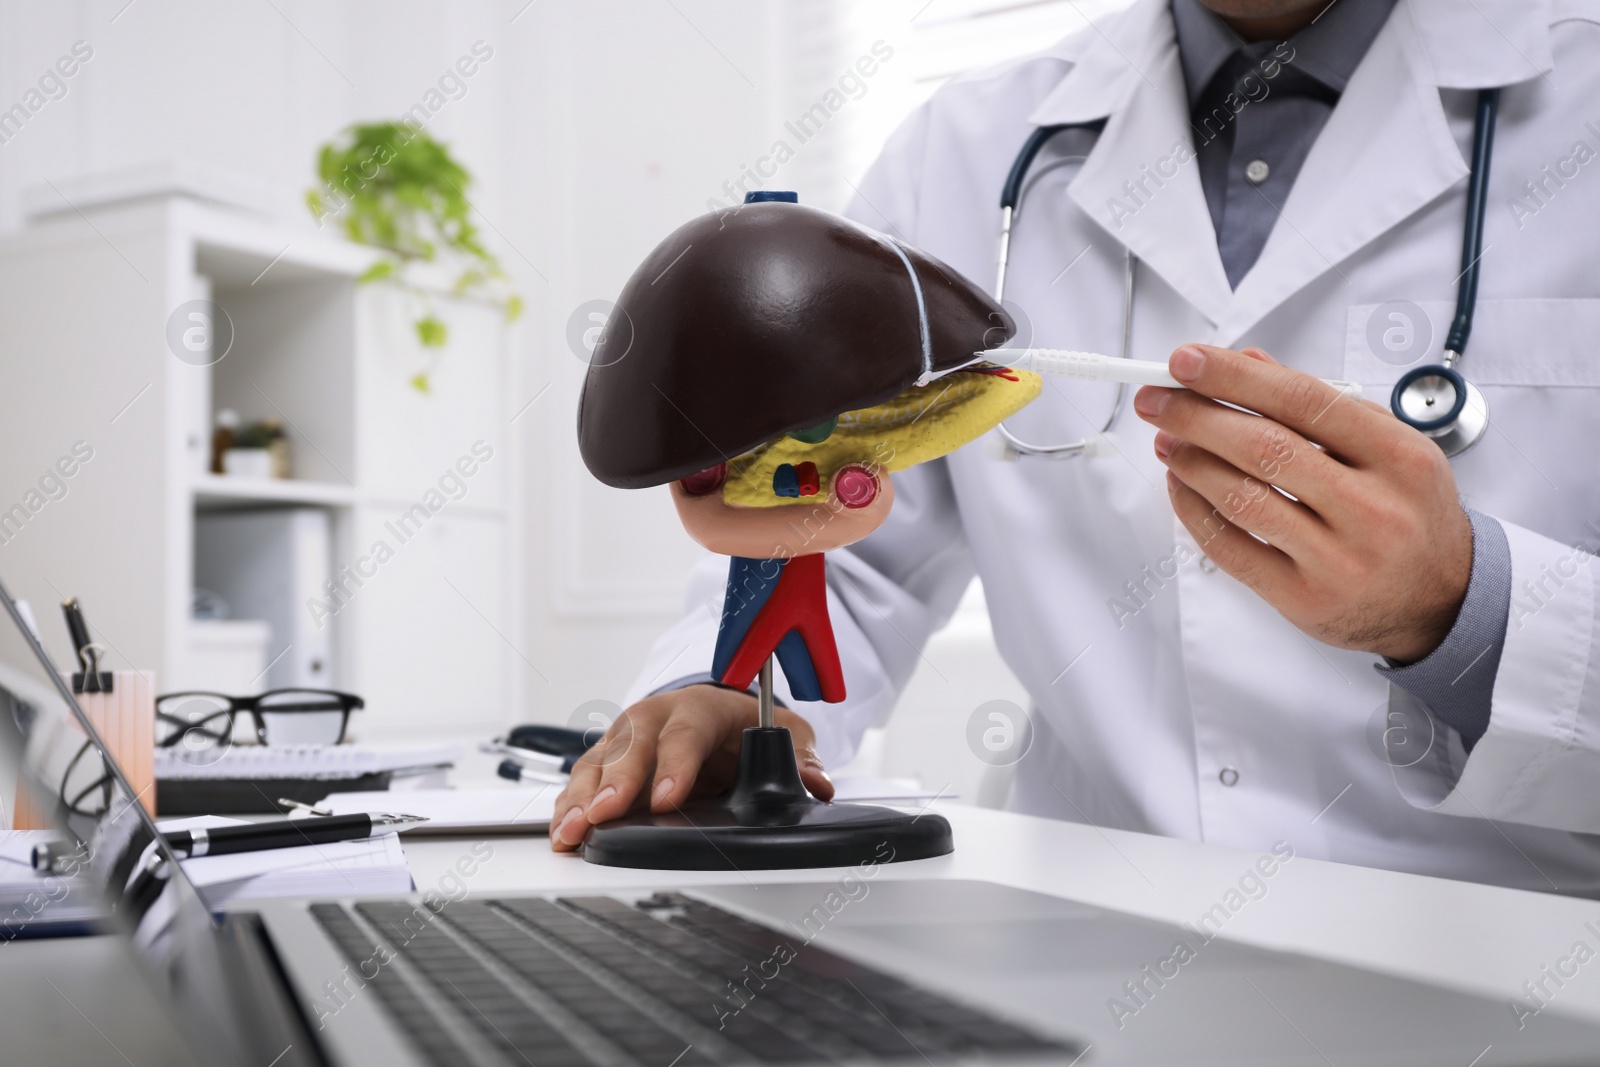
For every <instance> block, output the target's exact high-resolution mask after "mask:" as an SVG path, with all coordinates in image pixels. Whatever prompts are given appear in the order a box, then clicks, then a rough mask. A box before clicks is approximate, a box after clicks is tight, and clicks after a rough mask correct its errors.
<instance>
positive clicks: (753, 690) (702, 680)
mask: <svg viewBox="0 0 1600 1067" xmlns="http://www.w3.org/2000/svg"><path fill="white" fill-rule="evenodd" d="M1507 595H1508V596H1509V595H1510V594H1507ZM1508 610H1509V609H1508ZM691 685H714V686H716V687H717V688H718V689H733V690H734V692H736V693H749V694H750V695H752V696H755V695H757V694H758V693H759V691H760V686H761V683H760V682H751V683H750V686H749V688H747V689H734V687H733V686H731V685H723V684H722V683H721V682H719V681H717V679H716V677H715V676H714V675H712V674H711V673H710V672H709V671H701V672H700V673H699V674H690V675H685V676H684V677H682V678H679V679H677V680H676V681H672V682H668V683H667V684H666V685H662V686H657V687H656V688H654V689H652V690H650V692H648V693H646V694H645V696H647V697H653V696H655V695H656V694H657V693H670V692H672V691H673V690H674V689H687V688H688V687H689V686H691ZM772 702H773V703H774V704H776V705H777V706H778V707H780V708H787V707H788V706H789V705H787V704H785V703H784V702H783V701H781V700H779V699H778V697H777V695H776V694H774V695H773V697H772Z"/></svg>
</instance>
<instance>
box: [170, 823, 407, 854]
mask: <svg viewBox="0 0 1600 1067" xmlns="http://www.w3.org/2000/svg"><path fill="white" fill-rule="evenodd" d="M427 821H428V820H427V818H426V817H425V816H422V815H388V814H384V813H382V812H373V813H372V814H370V815H368V814H365V813H361V814H356V815H318V816H316V817H314V818H310V819H282V820H279V821H277V822H266V823H249V824H247V825H244V826H211V827H205V828H199V829H194V830H174V831H171V832H170V833H165V834H162V835H161V836H162V837H164V838H166V840H167V844H168V846H170V847H171V849H172V851H173V852H174V853H176V854H177V855H178V857H179V858H180V859H191V858H195V857H198V856H226V855H228V854H229V853H232V852H260V851H262V850H263V849H269V848H294V847H296V846H298V845H326V844H329V843H331V842H334V841H358V840H360V839H361V838H364V837H372V836H373V835H375V834H380V833H383V832H384V831H386V830H388V829H390V828H392V827H396V826H409V825H411V824H412V823H418V822H427Z"/></svg>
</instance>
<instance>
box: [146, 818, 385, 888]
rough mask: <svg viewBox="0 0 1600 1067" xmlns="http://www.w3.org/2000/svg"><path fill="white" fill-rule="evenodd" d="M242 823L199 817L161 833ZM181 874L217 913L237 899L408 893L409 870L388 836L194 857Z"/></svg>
mask: <svg viewBox="0 0 1600 1067" xmlns="http://www.w3.org/2000/svg"><path fill="white" fill-rule="evenodd" d="M241 821H242V820H239V819H224V818H221V817H220V816H216V815H202V816H200V817H198V818H194V819H163V820H162V821H161V822H160V824H159V825H160V827H161V829H162V830H167V831H171V830H192V829H194V828H196V827H200V826H206V827H212V826H238V825H240V824H241ZM183 869H184V871H185V872H186V873H187V874H188V875H189V880H190V881H192V882H193V883H194V884H195V886H196V887H198V888H199V890H200V895H201V896H202V897H203V898H204V899H205V902H206V904H207V906H209V907H210V908H211V909H212V910H213V911H220V910H221V909H222V906H223V905H224V904H226V903H228V902H230V901H236V900H264V899H267V898H271V897H328V896H335V897H342V896H349V895H351V894H355V893H409V892H410V891H411V889H412V888H413V887H412V882H411V869H410V868H409V867H408V866H406V854H405V850H404V849H402V848H401V847H400V838H399V836H398V835H396V834H393V833H387V834H380V835H379V836H377V837H373V838H368V839H366V840H364V841H337V842H333V843H331V844H325V845H301V846H299V847H296V848H269V849H262V850H261V851H259V852H236V853H233V854H232V855H226V856H197V857H195V858H194V859H189V860H184V861H183Z"/></svg>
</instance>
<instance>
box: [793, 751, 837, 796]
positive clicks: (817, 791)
mask: <svg viewBox="0 0 1600 1067" xmlns="http://www.w3.org/2000/svg"><path fill="white" fill-rule="evenodd" d="M794 757H795V762H797V763H798V764H799V765H800V781H801V782H802V783H803V784H804V785H805V787H806V791H807V792H809V793H810V794H811V795H812V796H814V797H816V798H817V799H818V800H824V801H826V800H832V799H833V779H832V778H829V777H828V772H827V771H825V770H823V769H822V760H821V759H819V758H818V757H817V750H816V749H814V748H812V747H811V746H810V745H805V746H803V747H801V748H798V749H796V750H795V754H794Z"/></svg>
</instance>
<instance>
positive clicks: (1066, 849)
mask: <svg viewBox="0 0 1600 1067" xmlns="http://www.w3.org/2000/svg"><path fill="white" fill-rule="evenodd" d="M937 810H938V811H940V812H941V813H942V814H943V815H944V816H945V817H946V818H948V819H949V820H950V822H951V825H952V827H953V828H954V830H955V843H956V849H955V852H954V853H953V854H952V855H949V856H943V857H940V858H938V859H932V860H919V861H916V862H913V863H893V864H888V865H886V866H884V867H882V868H880V872H881V873H880V874H879V877H881V878H971V879H977V880H984V881H992V882H1003V883H1005V884H1007V885H1011V886H1016V887H1018V888H1021V889H1031V890H1035V891H1037V892H1040V893H1049V894H1052V895H1055V896H1062V897H1069V898H1072V899H1074V900H1079V901H1083V902H1085V903H1089V904H1094V905H1098V906H1100V907H1104V908H1111V909H1115V910H1118V911H1124V912H1129V913H1132V914H1135V915H1140V916H1144V917H1146V918H1151V919H1159V920H1164V921H1167V922H1174V923H1181V922H1188V923H1193V924H1198V922H1199V919H1200V917H1201V916H1202V915H1204V914H1205V913H1206V912H1207V911H1208V910H1210V909H1211V908H1213V907H1214V906H1216V905H1218V904H1219V903H1224V897H1225V896H1226V894H1227V893H1228V891H1229V890H1230V889H1237V888H1238V885H1239V880H1240V878H1241V877H1242V876H1244V875H1245V874H1246V873H1247V872H1249V871H1252V870H1253V869H1254V866H1253V865H1254V863H1255V861H1256V859H1257V858H1258V857H1257V855H1256V854H1255V853H1250V852H1242V851H1239V850H1236V849H1230V848H1222V847H1220V846H1216V845H1201V844H1194V843H1192V842H1188V841H1174V840H1171V839H1169V838H1162V837H1151V836H1149V835H1146V834H1135V833H1127V832H1124V831H1120V830H1098V829H1095V828H1094V827H1090V826H1083V825H1080V824H1076V823H1065V822H1057V821H1055V820H1053V819H1038V818H1033V817H1030V816H1025V815H1013V814H1009V813H1005V812H995V811H987V810H984V809H980V808H972V807H967V806H965V805H961V804H941V805H939V806H938V807H937ZM470 844H471V842H467V841H460V840H450V839H442V838H413V839H411V841H410V842H409V843H408V844H407V845H406V854H407V856H408V857H410V860H411V870H412V874H413V876H414V877H415V878H416V882H417V887H418V889H420V890H427V889H430V888H435V887H441V879H443V878H444V877H445V874H446V872H447V871H451V870H453V865H454V864H456V863H457V862H458V861H459V860H461V859H463V857H468V858H471V859H473V860H475V857H473V856H472V853H471V852H470V851H469V845H470ZM489 844H490V847H492V848H493V850H494V852H493V856H492V858H490V859H489V860H488V862H486V863H484V864H483V865H482V866H481V868H480V869H478V870H477V871H476V873H475V874H474V875H473V876H472V877H470V878H465V877H461V876H460V874H459V872H458V873H457V874H456V877H457V878H459V879H460V881H461V882H464V883H465V885H466V892H468V893H469V894H471V895H473V896H478V895H489V894H500V893H507V892H513V891H519V890H520V891H526V890H541V891H542V890H554V891H560V892H572V891H577V890H595V889H607V888H615V887H621V886H656V887H663V886H690V885H714V884H724V883H730V882H751V883H755V884H761V883H764V882H765V883H771V882H797V881H818V882H832V881H836V880H838V878H839V877H840V875H841V874H842V873H843V872H842V871H841V870H814V871H751V872H749V873H747V874H727V873H698V872H683V871H674V872H667V873H663V872H659V871H634V870H623V869H620V868H614V867H597V866H595V865H594V864H591V863H585V862H584V861H583V860H581V859H579V858H578V857H577V856H575V855H572V854H570V853H567V854H561V855H557V854H555V853H552V852H551V851H550V844H549V841H548V840H547V839H546V838H543V837H538V838H528V837H501V838H494V839H490V841H489ZM480 848H481V846H480ZM468 866H469V867H470V866H472V864H471V863H469V864H468ZM1262 881H1263V882H1264V884H1265V886H1266V891H1265V893H1260V892H1259V890H1258V891H1257V892H1258V899H1254V900H1249V899H1248V898H1247V899H1246V902H1245V903H1244V904H1243V906H1242V907H1239V908H1238V910H1237V911H1236V912H1233V913H1232V914H1230V915H1229V916H1228V918H1227V919H1226V921H1225V923H1224V925H1223V926H1222V929H1221V934H1222V936H1223V937H1224V938H1229V939H1234V940H1237V941H1241V942H1245V943H1248V944H1252V945H1259V946H1263V947H1267V948H1278V949H1286V950H1289V951H1293V952H1299V953H1303V954H1305V955H1308V956H1317V957H1321V958H1324V959H1330V960H1337V961H1340V962H1343V963H1349V964H1353V965H1356V966H1362V967H1370V968H1374V969H1376V970H1380V971H1386V972H1389V973H1391V974H1395V975H1400V976H1403V977H1407V978H1416V979H1421V980H1423V981H1429V982H1434V983H1438V984H1441V985H1447V986H1452V987H1455V988H1459V989H1463V990H1466V991H1470V992H1475V993H1479V994H1482V995H1485V996H1489V997H1493V998H1495V999H1496V1000H1498V1001H1499V1002H1501V1003H1502V1004H1504V1003H1505V1002H1506V1000H1507V998H1509V997H1512V996H1524V994H1523V992H1522V983H1523V982H1525V981H1530V980H1532V981H1537V980H1539V979H1540V978H1541V973H1540V969H1541V968H1542V967H1545V966H1550V967H1554V966H1555V965H1556V962H1557V960H1558V959H1560V958H1562V957H1565V956H1568V955H1569V954H1570V953H1571V952H1572V948H1573V944H1574V943H1575V942H1577V941H1579V940H1583V941H1586V942H1587V943H1588V944H1589V947H1590V948H1591V949H1594V950H1596V951H1597V952H1600V934H1596V933H1594V932H1591V931H1589V930H1587V929H1585V926H1584V924H1585V923H1586V922H1592V923H1593V924H1594V927H1595V930H1600V903H1597V902H1594V901H1584V900H1575V899H1572V898H1569V897H1559V896H1553V895H1547V894H1543V893H1529V892H1524V891H1521V890H1514V889H1499V888H1494V887H1490V886H1480V885H1472V884H1468V883H1465V882H1453V881H1448V880H1445V879H1439V878H1423V877H1419V876H1417V875H1409V874H1396V873H1394V872H1392V871H1380V870H1373V869H1371V868H1366V867H1350V866H1346V865H1344V864H1340V863H1327V862H1323V861H1318V860H1311V859H1305V858H1303V857H1296V858H1294V859H1292V860H1290V861H1288V862H1287V863H1284V864H1282V865H1281V866H1279V867H1278V869H1277V872H1276V873H1275V874H1274V875H1273V876H1272V877H1270V878H1266V879H1263V880H1262ZM441 888H451V889H452V890H453V891H455V892H456V893H457V895H459V890H454V889H453V885H446V886H443V887H441ZM1565 981H1566V985H1565V987H1564V988H1562V989H1560V990H1559V992H1557V994H1556V996H1555V998H1554V1001H1553V1006H1552V1009H1551V1010H1552V1011H1555V1010H1560V1011H1561V1012H1563V1013H1566V1014H1574V1015H1580V1016H1583V1017H1586V1018H1589V1019H1592V1020H1596V1021H1600V959H1596V960H1594V961H1591V962H1590V963H1589V964H1587V965H1586V966H1584V967H1581V968H1579V969H1578V973H1577V976H1576V977H1574V978H1571V979H1565ZM1551 988H1554V986H1553V985H1552V986H1551ZM1506 1010H1507V1011H1509V1010H1510V1009H1509V1008H1507V1009H1506Z"/></svg>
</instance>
